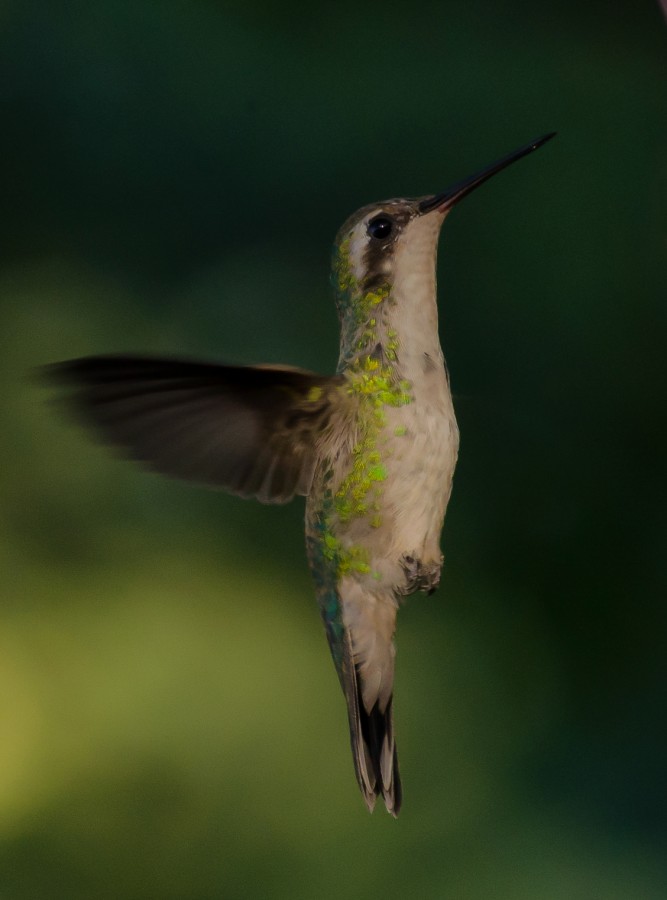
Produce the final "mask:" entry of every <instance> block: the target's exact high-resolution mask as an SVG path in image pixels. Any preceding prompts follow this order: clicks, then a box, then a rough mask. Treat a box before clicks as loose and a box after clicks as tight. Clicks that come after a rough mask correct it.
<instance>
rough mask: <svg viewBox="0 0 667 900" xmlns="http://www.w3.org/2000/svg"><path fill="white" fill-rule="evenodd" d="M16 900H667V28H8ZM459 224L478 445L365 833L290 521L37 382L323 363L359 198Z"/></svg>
mask: <svg viewBox="0 0 667 900" xmlns="http://www.w3.org/2000/svg"><path fill="white" fill-rule="evenodd" d="M0 86H1V103H2V107H1V108H2V135H3V137H2V143H1V145H0V159H1V165H2V179H1V183H2V194H3V199H2V217H1V219H0V232H1V247H2V267H1V271H0V333H1V335H2V354H1V356H0V365H1V367H2V374H3V392H2V404H3V410H2V422H3V425H2V430H1V431H0V460H1V470H0V479H1V488H0V528H1V534H0V558H1V559H2V568H3V576H2V585H3V587H2V597H1V613H2V618H1V623H0V728H1V730H2V734H1V735H0V897H2V900H24V898H25V900H27V898H30V900H34V898H39V900H41V898H73V900H78V898H82V900H83V898H86V900H88V898H137V900H143V898H157V900H162V898H174V900H178V898H193V900H208V898H258V897H272V898H273V897H290V898H297V900H300V898H303V900H306V898H308V900H312V898H319V900H325V898H338V897H340V896H347V897H353V898H357V897H359V898H365V897H376V896H377V897H388V898H404V897H417V898H428V900H430V898H433V900H450V898H451V900H486V898H503V900H504V898H507V900H523V898H526V900H542V898H544V900H552V898H553V900H556V898H558V900H560V898H563V900H565V898H568V900H570V898H587V900H588V898H592V897H595V898H598V897H599V898H605V900H608V898H609V900H615V898H619V900H634V898H642V900H652V898H664V897H665V896H667V857H666V855H665V838H666V837H667V815H666V810H665V804H666V800H667V783H666V778H665V751H666V750H667V747H666V741H665V712H666V710H665V706H666V704H665V693H666V689H667V663H666V658H667V654H666V652H665V644H666V641H665V634H666V625H667V622H666V619H667V616H666V612H665V610H666V604H665V600H666V599H667V590H666V586H667V585H666V579H665V575H666V569H667V554H666V537H667V534H666V532H667V527H666V523H667V517H666V513H665V499H666V496H667V493H666V492H665V487H666V485H665V473H664V469H665V456H666V450H667V447H666V440H665V427H664V425H665V393H666V388H667V374H666V372H667V366H666V355H667V340H666V337H667V329H666V327H665V326H666V324H667V323H666V319H667V302H666V301H667V290H666V288H667V267H666V263H667V253H666V249H667V248H666V237H667V212H666V211H665V197H666V195H667V152H666V151H667V116H666V114H665V113H666V110H667V27H665V21H664V19H663V17H662V15H661V12H660V9H659V6H658V4H657V3H650V2H649V3H645V4H641V3H637V2H636V0H625V2H618V0H616V2H613V0H604V2H603V0H587V2H584V3H582V2H574V0H563V2H559V3H557V4H554V3H541V4H540V3H537V4H536V3H534V2H523V0H509V2H506V3H496V4H492V3H488V2H482V0H465V2H463V0H458V2H457V0H447V2H442V0H440V2H432V3H427V2H421V3H413V4H404V5H402V6H400V7H399V6H397V5H394V4H373V5H370V4H369V5H360V4H358V3H353V2H348V0H343V2H338V3H336V4H322V5H306V4H301V3H297V2H290V0H283V2H281V3H280V4H278V3H268V2H263V0H250V2H245V3H244V2H240V0H237V2H229V3H224V2H217V3H216V2H205V0H199V2H195V0H191V2H189V3H185V2H176V0H174V2H162V3H150V2H147V0H134V2H131V0H127V2H121V0H99V2H93V3H91V2H81V0H79V2H71V3H68V4H60V3H46V4H42V3H37V2H32V0H14V2H12V0H5V2H3V3H2V5H1V6H0ZM550 130H557V131H558V132H559V134H558V137H557V139H556V140H555V141H553V142H552V143H550V144H549V145H547V146H546V147H544V148H543V149H542V150H540V151H539V152H538V153H536V154H535V155H534V156H531V157H530V158H529V159H526V160H524V161H522V162H521V163H520V164H518V165H516V166H514V167H512V168H511V170H508V171H507V172H504V173H503V174H502V175H501V176H499V177H498V178H497V179H494V181H493V182H490V183H489V184H488V185H486V186H485V187H484V188H483V189H481V190H479V191H478V192H476V193H475V194H474V196H471V197H470V198H469V199H467V200H466V201H465V203H464V204H462V205H461V206H460V207H459V208H457V210H456V211H455V213H454V214H453V215H452V216H451V218H450V219H449V221H448V222H447V224H446V226H445V229H444V237H443V240H442V242H441V250H440V259H439V284H440V305H441V310H442V320H441V321H442V338H443V344H444V347H445V352H446V355H447V358H448V362H449V366H450V370H451V373H452V381H453V388H454V391H455V395H456V396H455V399H456V404H457V413H458V417H459V423H460V426H461V433H462V445H461V457H460V463H459V468H458V472H457V476H456V480H455V490H454V496H453V500H452V503H451V505H450V510H449V513H448V519H447V525H446V528H445V534H444V547H445V553H446V558H447V564H446V568H445V573H444V579H443V583H442V586H441V589H440V591H439V592H438V593H437V594H436V595H435V596H434V597H431V598H424V597H421V596H417V597H415V598H413V599H412V600H411V601H410V602H409V603H408V604H407V605H406V607H405V608H404V609H403V610H402V612H401V615H400V622H399V632H398V654H399V655H398V671H397V685H396V711H397V730H398V736H399V746H400V751H401V762H402V770H403V776H404V788H405V805H404V810H403V812H402V814H401V817H400V819H399V820H398V821H394V820H393V819H391V818H390V817H389V816H387V815H386V813H385V812H384V810H382V809H378V810H377V812H376V813H375V815H374V816H373V817H370V816H369V815H368V814H367V812H366V811H365V809H364V806H363V803H362V801H361V799H360V797H359V794H358V791H357V788H356V785H355V781H354V775H353V770H352V763H351V759H350V753H349V748H348V736H347V725H346V717H345V711H344V703H343V699H342V696H341V695H340V691H339V687H338V684H337V680H336V677H335V674H334V671H333V667H332V665H331V662H330V659H329V656H328V651H327V647H326V642H325V638H324V635H323V632H322V629H321V626H320V622H319V616H318V612H317V609H316V606H315V603H314V600H313V596H312V590H311V586H310V582H309V576H308V572H307V569H306V564H305V559H304V551H303V547H302V541H303V526H302V516H303V502H302V501H301V500H299V501H297V502H295V503H293V504H292V505H290V506H288V507H284V508H283V507H281V508H262V507H259V506H256V505H253V504H251V503H246V502H243V501H241V500H238V499H236V498H232V497H228V496H226V495H224V494H216V493H213V492H211V493H209V492H206V491H204V490H200V489H197V488H192V487H187V486H185V485H181V484H178V483H175V482H169V481H167V480H161V479H159V478H157V477H155V476H152V475H148V474H144V473H143V472H141V471H140V470H138V469H136V468H134V467H133V466H131V465H129V464H127V463H124V462H122V461H120V460H118V459H116V458H114V456H113V454H110V453H108V452H107V451H105V450H102V449H100V448H99V447H97V446H96V445H95V443H94V442H92V441H91V440H90V439H89V436H88V435H86V434H85V433H84V432H83V431H81V430H79V429H77V428H76V427H73V426H71V425H70V424H68V423H67V422H66V421H64V420H63V419H62V418H61V417H60V416H59V415H58V412H57V410H56V409H55V407H52V406H50V405H49V403H48V402H47V397H48V392H45V391H44V390H42V389H40V388H38V387H37V386H36V385H34V384H32V383H31V382H30V381H29V380H27V379H26V378H25V373H26V372H27V371H29V370H30V368H31V367H32V366H34V365H38V364H41V363H46V362H50V361H54V360H60V359H66V358H69V357H73V356H77V355H83V354H90V353H102V352H112V351H141V350H145V351H150V352H152V353H180V354H187V355H196V356H201V357H205V358H214V359H215V358H218V359H223V360H229V361H239V362H247V363H253V362H285V363H291V364H295V365H300V366H305V367H308V368H313V369H316V370H320V371H331V370H332V369H333V367H334V365H335V362H336V358H337V322H336V316H335V312H334V309H333V304H332V301H331V298H330V296H329V291H328V280H327V276H328V265H329V248H330V244H331V241H332V239H333V236H334V234H335V232H336V230H337V228H338V226H339V225H340V223H341V222H342V221H343V220H344V219H345V218H346V217H347V216H348V215H349V214H350V213H351V212H352V211H353V210H355V209H356V208H357V207H359V206H361V205H362V204H365V203H368V202H370V201H373V200H377V199H381V198H386V197H391V196H400V195H408V196H411V195H419V194H425V193H429V192H432V191H436V190H440V189H443V188H444V187H446V186H447V185H448V184H450V183H451V182H453V181H456V180H458V179H460V178H462V177H464V176H465V175H468V174H470V173H471V172H473V171H475V170H476V169H478V168H480V167H481V166H483V165H485V164H486V163H489V162H491V161H493V160H494V159H495V158H497V157H498V156H501V155H503V154H505V153H507V152H509V151H510V150H513V149H514V148H516V147H518V146H520V145H522V144H523V143H525V142H527V141H529V140H530V139H532V138H533V137H536V136H538V135H540V134H542V133H544V132H546V131H550Z"/></svg>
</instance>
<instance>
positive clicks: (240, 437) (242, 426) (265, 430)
mask: <svg viewBox="0 0 667 900" xmlns="http://www.w3.org/2000/svg"><path fill="white" fill-rule="evenodd" d="M44 371H45V374H46V376H47V378H48V379H49V380H51V381H55V382H57V383H60V384H64V385H65V386H67V387H69V388H70V389H71V393H70V396H69V405H70V406H71V407H73V408H74V409H75V410H76V411H77V413H78V414H79V415H80V416H81V417H82V418H83V419H84V421H86V422H87V423H89V424H92V425H94V426H95V427H96V429H97V431H98V432H99V433H100V434H101V435H102V437H103V439H104V440H105V441H107V442H108V443H111V444H114V445H116V446H118V447H120V448H122V449H123V451H125V452H126V453H127V455H128V456H130V457H131V458H132V459H136V460H139V461H140V462H142V463H144V464H145V465H147V466H149V467H150V468H152V469H155V470H156V471H158V472H162V473H163V474H165V475H172V476H175V477H177V478H185V479H188V480H190V481H196V482H200V483H203V484H207V485H209V486H216V487H222V488H225V489H226V490H228V491H230V492H232V493H235V494H240V495H242V496H245V497H257V499H258V500H261V501H262V502H264V503H285V502H286V501H287V500H290V499H291V498H292V497H293V496H294V494H307V493H308V491H309V489H310V483H311V480H312V475H313V469H314V465H315V441H316V439H317V435H318V434H319V433H320V432H321V430H322V429H323V428H325V427H326V425H327V423H328V422H329V420H330V417H331V412H332V406H333V404H334V403H335V399H336V398H337V397H338V396H339V395H338V390H337V389H338V386H339V384H340V383H341V379H340V378H339V377H332V378H327V377H324V376H319V375H315V374H313V373H311V372H306V371H304V370H302V369H292V368H288V367H285V368H280V367H276V368H271V367H266V368H264V367H261V366H260V367H254V366H247V367H246V366H224V365H213V364H206V363H196V362H188V361H186V360H178V359H150V358H142V357H131V356H91V357H85V358H83V359H75V360H71V361H69V362H63V363H56V364H55V365H52V366H47V367H46V368H45V370H44Z"/></svg>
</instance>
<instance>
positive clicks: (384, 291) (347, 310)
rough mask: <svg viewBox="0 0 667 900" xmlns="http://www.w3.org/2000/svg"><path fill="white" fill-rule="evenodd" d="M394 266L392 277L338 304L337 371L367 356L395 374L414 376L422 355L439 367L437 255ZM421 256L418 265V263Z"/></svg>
mask: <svg viewBox="0 0 667 900" xmlns="http://www.w3.org/2000/svg"><path fill="white" fill-rule="evenodd" d="M413 262H414V264H413V265H409V266H398V267H397V268H396V271H395V273H394V277H393V280H392V283H389V282H387V281H384V282H383V281H382V280H374V281H373V282H371V283H370V284H368V285H367V287H366V288H363V289H361V290H359V289H357V290H356V292H354V291H351V292H350V293H349V294H348V296H347V297H345V298H344V303H341V304H339V310H340V318H341V347H340V358H339V362H338V371H339V372H343V371H345V370H349V369H353V368H357V367H358V366H359V364H360V362H361V363H362V364H363V362H364V360H365V359H366V358H367V357H370V358H371V359H374V360H376V361H378V362H380V363H382V364H383V365H384V366H385V367H387V368H389V369H391V371H392V375H394V376H395V377H396V378H398V379H406V378H407V379H410V380H412V379H415V378H418V377H419V375H420V373H422V372H423V371H424V365H425V361H426V362H427V363H428V362H429V361H430V364H431V365H436V366H438V367H443V366H444V362H443V357H442V350H441V348H440V339H439V335H438V307H437V302H436V279H435V259H434V258H433V254H431V256H430V258H429V259H428V260H423V259H422V260H414V261H413ZM419 262H421V263H422V265H418V264H417V263H419Z"/></svg>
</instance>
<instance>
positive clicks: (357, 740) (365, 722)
mask: <svg viewBox="0 0 667 900" xmlns="http://www.w3.org/2000/svg"><path fill="white" fill-rule="evenodd" d="M350 656H351V654H350ZM350 663H351V664H350V665H349V666H347V665H346V666H344V667H343V671H342V677H341V682H342V684H343V690H344V691H345V699H346V700H347V712H348V719H349V723H350V742H351V744H352V757H353V759H354V769H355V772H356V775H357V781H358V782H359V787H360V789H361V793H362V795H363V797H364V800H365V801H366V805H367V806H368V809H369V810H370V811H371V812H372V811H373V807H374V806H375V800H376V798H377V797H378V796H380V794H381V795H382V797H383V799H384V802H385V806H386V807H387V811H388V812H390V813H391V814H392V816H394V817H396V816H397V815H398V813H399V810H400V808H401V800H402V790H401V778H400V775H399V771H398V754H397V750H396V741H395V739H394V715H393V708H392V707H393V695H391V694H390V695H389V699H388V701H387V702H386V705H385V706H382V705H381V701H380V699H377V700H376V701H375V702H374V703H373V705H372V706H371V708H370V710H369V709H367V708H366V706H365V704H364V699H363V693H364V692H363V688H362V679H363V675H362V673H361V668H360V666H359V664H355V663H354V662H352V661H351V660H350Z"/></svg>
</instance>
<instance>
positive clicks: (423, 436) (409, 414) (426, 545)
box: [381, 405, 459, 563]
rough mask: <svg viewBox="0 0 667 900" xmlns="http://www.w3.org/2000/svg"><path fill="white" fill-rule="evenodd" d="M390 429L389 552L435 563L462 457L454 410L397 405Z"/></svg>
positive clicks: (384, 508) (384, 503) (383, 501)
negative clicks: (458, 461)
mask: <svg viewBox="0 0 667 900" xmlns="http://www.w3.org/2000/svg"><path fill="white" fill-rule="evenodd" d="M386 433H387V435H388V436H387V444H386V447H385V452H384V454H383V455H384V457H385V459H386V463H385V467H386V471H387V478H386V481H385V482H384V485H383V486H384V491H383V494H382V498H381V506H382V512H383V515H384V517H385V519H386V538H387V541H388V543H389V545H390V549H389V553H390V555H391V556H393V557H394V558H399V557H401V556H402V555H404V554H409V555H413V556H415V557H416V558H418V559H421V560H422V561H423V562H425V563H435V562H436V561H438V560H439V559H440V532H441V531H442V525H443V521H444V517H445V511H446V509H447V503H448V502H449V497H450V494H451V491H452V479H453V477H454V469H455V467H456V459H457V455H458V447H459V431H458V427H457V424H456V419H455V417H454V411H453V409H452V408H451V406H449V408H448V409H445V410H443V409H442V408H436V407H434V406H429V405H426V406H424V407H422V408H419V407H417V406H411V405H409V406H405V407H399V408H396V409H392V410H391V411H390V413H389V414H388V415H387V428H386Z"/></svg>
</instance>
